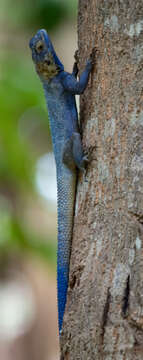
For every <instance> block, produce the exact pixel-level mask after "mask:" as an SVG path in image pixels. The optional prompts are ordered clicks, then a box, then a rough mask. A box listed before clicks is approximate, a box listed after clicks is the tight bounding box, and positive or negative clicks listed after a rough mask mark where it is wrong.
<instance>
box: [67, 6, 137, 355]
mask: <svg viewBox="0 0 143 360" xmlns="http://www.w3.org/2000/svg"><path fill="white" fill-rule="evenodd" d="M78 36H79V52H80V69H82V68H83V65H84V64H85V61H86V59H87V58H88V56H89V54H90V53H91V51H92V48H93V47H96V48H97V49H98V54H97V61H96V67H95V69H94V71H93V73H92V76H91V80H90V82H89V86H88V88H87V90H86V91H85V93H84V95H82V97H81V122H82V125H81V127H82V134H83V145H84V149H85V150H86V151H87V153H88V157H89V165H88V169H87V174H86V178H85V177H84V176H82V175H80V177H79V182H78V192H77V203H76V214H75V221H74V234H73V244H72V255H71V268H70V286H69V292H68V302H67V307H66V313H65V317H64V327H63V335H62V339H61V345H62V356H63V359H65V360H73V359H74V360H77V359H82V360H88V359H97V360H100V359H103V360H104V359H106V360H109V359H110V360H111V359H117V360H131V359H134V360H137V359H140V360H141V359H143V245H142V243H143V0H80V1H79V13H78Z"/></svg>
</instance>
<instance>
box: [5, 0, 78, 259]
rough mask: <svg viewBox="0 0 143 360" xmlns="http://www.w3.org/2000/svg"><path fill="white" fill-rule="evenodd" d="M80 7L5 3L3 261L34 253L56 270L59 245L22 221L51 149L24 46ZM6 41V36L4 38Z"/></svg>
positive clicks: (37, 0)
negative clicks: (42, 158) (29, 35)
mask: <svg viewBox="0 0 143 360" xmlns="http://www.w3.org/2000/svg"><path fill="white" fill-rule="evenodd" d="M76 5H77V0H72V1H69V2H68V1H66V0H25V1H22V2H20V1H18V0H15V1H13V0H1V11H0V21H1V24H4V26H5V27H4V28H6V32H7V34H8V31H9V34H10V38H9V39H8V38H7V37H6V38H5V39H6V42H5V43H4V46H3V48H1V54H0V63H1V70H2V71H1V81H0V98H1V121H0V252H1V255H2V254H6V253H7V254H8V253H9V252H13V251H14V252H17V251H18V252H21V253H30V254H31V253H32V254H35V255H39V256H41V257H42V258H44V259H46V260H47V261H48V262H50V263H53V264H55V258H56V245H55V243H54V242H51V241H50V240H51V239H49V241H48V240H47V239H44V238H43V237H42V236H39V235H37V236H35V234H33V232H32V230H31V231H29V230H28V229H27V227H26V224H23V221H22V218H21V217H20V212H21V206H24V205H23V203H22V198H23V197H24V196H25V193H26V194H28V193H30V195H31V196H32V198H34V196H35V198H37V194H36V189H35V168H36V162H37V159H38V157H39V156H40V155H41V154H42V153H44V152H47V151H48V150H50V149H51V139H50V133H49V124H48V120H47V110H46V105H45V100H44V95H43V90H42V86H41V84H40V82H39V79H38V77H37V76H36V74H35V71H34V67H33V64H32V60H31V57H30V54H29V57H28V55H27V54H25V48H24V46H22V43H21V42H22V41H25V40H24V38H25V39H27V33H28V29H29V31H31V29H32V32H34V31H35V29H36V30H37V29H38V28H39V27H46V28H47V29H48V30H49V29H55V27H56V26H58V25H59V24H60V23H61V21H63V20H64V19H70V18H73V16H75V10H76ZM24 34H26V35H24ZM2 36H5V32H4V33H3V35H1V37H2ZM11 39H13V43H14V49H13V44H12V43H11ZM15 39H16V40H15ZM21 39H22V40H21ZM17 40H18V41H17ZM26 43H28V42H27V40H26ZM2 44H3V40H2ZM27 48H28V45H27ZM21 49H23V51H21ZM6 204H8V206H7V205H6ZM36 206H37V205H36ZM17 214H18V216H17Z"/></svg>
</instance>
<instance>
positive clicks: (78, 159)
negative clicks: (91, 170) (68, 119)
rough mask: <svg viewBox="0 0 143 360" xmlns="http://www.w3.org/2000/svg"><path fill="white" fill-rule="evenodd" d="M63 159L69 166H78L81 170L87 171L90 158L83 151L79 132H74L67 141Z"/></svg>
mask: <svg viewBox="0 0 143 360" xmlns="http://www.w3.org/2000/svg"><path fill="white" fill-rule="evenodd" d="M62 160H63V163H64V164H65V165H67V167H69V168H72V169H73V168H75V166H76V167H77V168H78V169H79V170H81V171H85V169H86V166H87V163H88V159H87V156H85V155H84V153H83V149H82V143H81V137H80V134H79V133H78V132H74V133H73V134H72V136H71V138H70V139H68V140H67V141H66V143H65V145H64V149H63V156H62Z"/></svg>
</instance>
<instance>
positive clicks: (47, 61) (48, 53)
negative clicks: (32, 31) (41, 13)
mask: <svg viewBox="0 0 143 360" xmlns="http://www.w3.org/2000/svg"><path fill="white" fill-rule="evenodd" d="M29 46H30V49H31V51H32V59H33V62H34V63H35V67H36V71H37V73H38V75H39V76H40V78H41V79H42V80H50V79H52V78H53V77H54V76H56V75H57V74H58V72H59V71H61V70H64V67H63V65H62V63H61V62H60V60H59V58H58V57H57V55H56V52H55V50H54V48H53V45H52V42H51V40H50V38H49V36H48V34H47V31H46V30H39V31H38V32H37V33H36V35H35V36H34V37H33V38H32V39H31V40H30V42H29Z"/></svg>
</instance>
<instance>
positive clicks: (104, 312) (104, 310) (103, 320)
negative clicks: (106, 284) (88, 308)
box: [102, 288, 111, 344]
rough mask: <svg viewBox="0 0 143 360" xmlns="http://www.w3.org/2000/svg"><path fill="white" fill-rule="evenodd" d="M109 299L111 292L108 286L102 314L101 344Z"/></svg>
mask: <svg viewBox="0 0 143 360" xmlns="http://www.w3.org/2000/svg"><path fill="white" fill-rule="evenodd" d="M110 300H111V294H110V288H108V290H107V297H106V302H105V306H104V309H103V316H102V344H103V340H104V334H105V328H106V325H107V320H108V312H109V308H110Z"/></svg>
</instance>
